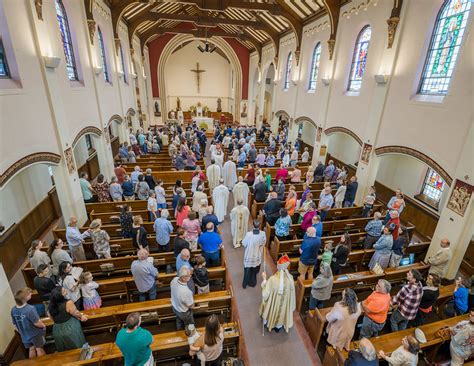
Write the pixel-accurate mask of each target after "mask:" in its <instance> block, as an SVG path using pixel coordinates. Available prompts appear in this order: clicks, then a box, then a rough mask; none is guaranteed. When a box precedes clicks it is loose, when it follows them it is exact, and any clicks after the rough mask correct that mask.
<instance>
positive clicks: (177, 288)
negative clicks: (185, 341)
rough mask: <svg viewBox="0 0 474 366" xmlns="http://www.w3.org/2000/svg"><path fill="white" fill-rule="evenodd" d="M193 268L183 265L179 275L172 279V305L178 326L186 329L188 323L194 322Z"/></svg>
mask: <svg viewBox="0 0 474 366" xmlns="http://www.w3.org/2000/svg"><path fill="white" fill-rule="evenodd" d="M190 279H191V270H190V269H189V268H188V267H186V266H183V267H181V268H180V269H179V271H178V276H177V277H175V278H173V280H172V281H171V284H170V287H171V305H172V308H173V312H174V314H175V315H176V328H177V329H178V330H180V329H184V328H185V327H186V326H187V325H188V324H194V317H193V310H192V309H193V308H194V295H193V292H192V291H191V290H190V289H189V286H188V282H189V280H190Z"/></svg>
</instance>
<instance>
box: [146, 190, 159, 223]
mask: <svg viewBox="0 0 474 366" xmlns="http://www.w3.org/2000/svg"><path fill="white" fill-rule="evenodd" d="M147 210H148V216H149V217H150V221H151V222H155V220H156V219H157V218H158V204H157V202H156V194H155V191H152V190H150V193H149V197H148V205H147Z"/></svg>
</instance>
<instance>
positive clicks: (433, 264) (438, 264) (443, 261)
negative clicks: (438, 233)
mask: <svg viewBox="0 0 474 366" xmlns="http://www.w3.org/2000/svg"><path fill="white" fill-rule="evenodd" d="M450 245H451V243H450V242H449V240H448V239H446V238H444V239H442V240H441V243H440V246H441V248H440V249H439V250H438V251H437V252H436V253H435V254H434V255H433V256H431V257H429V258H428V260H427V262H428V263H429V264H430V270H429V273H432V274H435V275H437V276H438V277H439V278H441V279H442V278H444V276H445V274H446V268H447V267H448V263H449V261H450V260H451V248H450Z"/></svg>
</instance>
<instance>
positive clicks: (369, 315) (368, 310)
mask: <svg viewBox="0 0 474 366" xmlns="http://www.w3.org/2000/svg"><path fill="white" fill-rule="evenodd" d="M391 288H392V286H391V285H390V282H388V281H387V280H383V279H382V280H379V281H378V282H377V284H376V285H375V291H374V292H372V293H371V294H370V295H369V297H368V298H367V299H366V300H365V301H362V302H361V305H362V309H363V310H364V313H365V315H364V320H363V321H362V328H361V330H360V337H361V338H364V337H365V338H372V337H376V336H377V335H378V334H379V332H380V331H381V330H382V329H383V327H384V325H385V322H386V320H387V314H388V310H389V309H390V300H391V298H390V290H391Z"/></svg>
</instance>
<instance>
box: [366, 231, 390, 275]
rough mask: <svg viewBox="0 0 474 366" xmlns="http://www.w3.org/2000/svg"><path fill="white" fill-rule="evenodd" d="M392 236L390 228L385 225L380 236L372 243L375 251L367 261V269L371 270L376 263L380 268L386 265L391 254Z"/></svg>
mask: <svg viewBox="0 0 474 366" xmlns="http://www.w3.org/2000/svg"><path fill="white" fill-rule="evenodd" d="M392 246H393V236H392V228H390V227H387V226H385V227H384V229H383V233H382V236H380V238H379V239H378V240H377V242H376V243H375V244H374V249H375V253H374V254H373V255H372V258H371V259H370V263H369V269H370V270H373V269H374V267H375V265H376V264H378V265H379V266H380V267H381V268H382V269H385V268H387V267H388V263H389V262H390V256H391V255H392Z"/></svg>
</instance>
